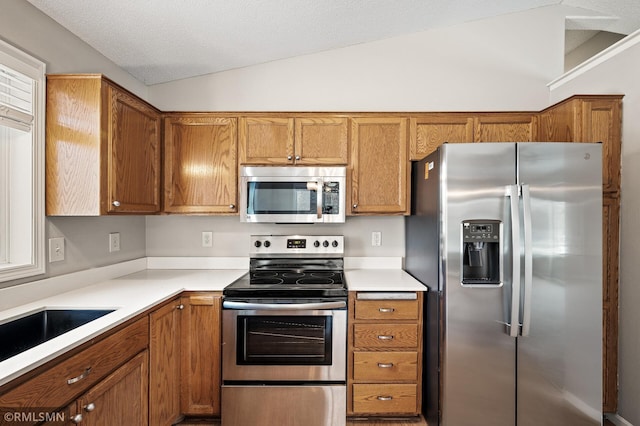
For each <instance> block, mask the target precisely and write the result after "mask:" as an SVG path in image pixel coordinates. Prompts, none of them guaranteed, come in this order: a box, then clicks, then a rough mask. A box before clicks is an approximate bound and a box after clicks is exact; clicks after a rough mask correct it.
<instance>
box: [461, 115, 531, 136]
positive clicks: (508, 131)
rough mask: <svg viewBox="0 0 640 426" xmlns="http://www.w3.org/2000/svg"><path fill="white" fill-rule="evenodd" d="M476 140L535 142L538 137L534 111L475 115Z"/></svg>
mask: <svg viewBox="0 0 640 426" xmlns="http://www.w3.org/2000/svg"><path fill="white" fill-rule="evenodd" d="M473 127H474V133H475V134H474V141H476V142H533V141H535V140H536V139H537V137H538V134H537V132H538V117H537V114H534V113H506V112H505V113H490V114H482V115H478V116H476V117H474V125H473Z"/></svg>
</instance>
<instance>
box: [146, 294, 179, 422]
mask: <svg viewBox="0 0 640 426" xmlns="http://www.w3.org/2000/svg"><path fill="white" fill-rule="evenodd" d="M183 307H184V306H183V305H182V304H181V302H180V298H179V297H178V298H175V299H173V300H172V301H170V302H169V303H167V304H165V305H163V306H161V307H160V308H158V309H156V310H155V311H153V312H152V313H151V314H150V315H149V359H150V365H151V369H150V371H149V424H150V425H154V426H163V425H166V426H170V425H172V424H174V423H175V422H176V421H177V420H179V419H180V417H181V416H180V359H181V357H180V335H181V325H182V321H181V320H182V310H183Z"/></svg>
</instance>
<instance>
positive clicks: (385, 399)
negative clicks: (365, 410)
mask: <svg viewBox="0 0 640 426" xmlns="http://www.w3.org/2000/svg"><path fill="white" fill-rule="evenodd" d="M392 399H393V397H392V396H379V397H378V401H391V400H392Z"/></svg>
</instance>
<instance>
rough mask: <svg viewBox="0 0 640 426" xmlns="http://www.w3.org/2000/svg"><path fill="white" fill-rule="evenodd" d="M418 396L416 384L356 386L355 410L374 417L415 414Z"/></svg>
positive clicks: (360, 384)
mask: <svg viewBox="0 0 640 426" xmlns="http://www.w3.org/2000/svg"><path fill="white" fill-rule="evenodd" d="M417 395H418V390H417V385H415V384H383V385H380V384H364V383H359V384H354V385H353V408H354V411H355V412H358V413H369V414H374V415H375V414H403V413H415V412H417V411H418V406H417Z"/></svg>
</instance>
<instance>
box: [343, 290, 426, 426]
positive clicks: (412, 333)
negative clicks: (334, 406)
mask: <svg viewBox="0 0 640 426" xmlns="http://www.w3.org/2000/svg"><path fill="white" fill-rule="evenodd" d="M369 297H370V295H369V294H367V293H354V292H352V293H350V294H349V331H348V352H347V359H348V361H347V415H348V416H373V417H375V416H388V415H392V416H412V417H413V416H417V415H419V414H420V412H421V407H422V403H421V401H422V383H421V375H422V337H421V336H422V293H416V292H406V293H392V294H391V295H387V297H401V298H404V299H403V300H402V299H401V300H398V299H394V298H389V299H384V298H379V299H370V298H369ZM375 297H380V296H375ZM382 297H384V296H382Z"/></svg>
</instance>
